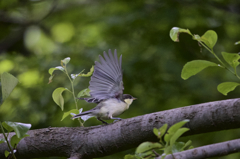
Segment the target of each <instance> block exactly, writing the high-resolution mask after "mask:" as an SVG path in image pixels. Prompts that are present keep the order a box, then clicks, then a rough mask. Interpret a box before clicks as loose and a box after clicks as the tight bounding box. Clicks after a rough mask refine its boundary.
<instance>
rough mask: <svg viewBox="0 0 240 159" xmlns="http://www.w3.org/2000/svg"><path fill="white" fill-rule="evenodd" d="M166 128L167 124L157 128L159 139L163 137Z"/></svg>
mask: <svg viewBox="0 0 240 159" xmlns="http://www.w3.org/2000/svg"><path fill="white" fill-rule="evenodd" d="M167 128H168V124H164V125H163V126H162V127H161V128H159V131H160V138H161V137H163V135H164V134H165V132H166V131H167Z"/></svg>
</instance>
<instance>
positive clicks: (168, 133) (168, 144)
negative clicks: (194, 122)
mask: <svg viewBox="0 0 240 159" xmlns="http://www.w3.org/2000/svg"><path fill="white" fill-rule="evenodd" d="M187 122H189V120H183V121H180V122H178V123H176V124H174V125H172V126H171V127H170V128H169V129H168V124H164V125H163V126H162V127H160V128H159V129H157V128H154V129H153V133H154V134H155V135H156V136H157V138H158V139H159V142H148V141H147V142H143V143H142V144H140V145H139V146H138V147H137V149H136V151H135V155H126V156H125V158H124V159H143V158H146V159H151V158H155V157H158V156H161V158H162V159H164V158H165V156H167V155H169V154H173V153H176V152H181V151H184V150H187V149H191V148H193V146H191V144H192V141H191V140H189V141H188V142H186V143H184V142H177V139H178V138H180V137H181V136H182V134H184V133H185V132H187V131H188V130H189V129H188V128H182V126H183V125H184V124H186V123H187ZM167 129H168V130H167Z"/></svg>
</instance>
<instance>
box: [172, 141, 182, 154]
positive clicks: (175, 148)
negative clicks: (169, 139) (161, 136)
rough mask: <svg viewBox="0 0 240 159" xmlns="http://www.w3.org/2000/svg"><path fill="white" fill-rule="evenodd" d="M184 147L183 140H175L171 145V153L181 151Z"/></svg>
mask: <svg viewBox="0 0 240 159" xmlns="http://www.w3.org/2000/svg"><path fill="white" fill-rule="evenodd" d="M183 147H184V142H175V143H174V144H173V145H172V153H176V152H181V151H182V148H183Z"/></svg>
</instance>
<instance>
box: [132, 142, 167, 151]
mask: <svg viewBox="0 0 240 159" xmlns="http://www.w3.org/2000/svg"><path fill="white" fill-rule="evenodd" d="M162 147H163V146H162V145H161V144H160V143H157V142H156V143H154V142H143V143H141V144H140V145H139V146H138V147H137V149H136V153H143V152H146V151H149V150H152V149H159V148H162Z"/></svg>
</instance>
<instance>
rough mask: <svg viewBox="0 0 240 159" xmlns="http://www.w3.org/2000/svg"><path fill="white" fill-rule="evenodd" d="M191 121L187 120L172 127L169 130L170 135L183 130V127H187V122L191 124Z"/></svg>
mask: <svg viewBox="0 0 240 159" xmlns="http://www.w3.org/2000/svg"><path fill="white" fill-rule="evenodd" d="M189 121H190V120H188V119H185V120H183V121H180V122H178V123H176V124H174V125H172V126H171V127H170V128H169V129H168V133H175V132H176V131H177V130H178V129H179V128H181V127H182V126H183V125H185V124H186V123H187V122H189Z"/></svg>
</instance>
